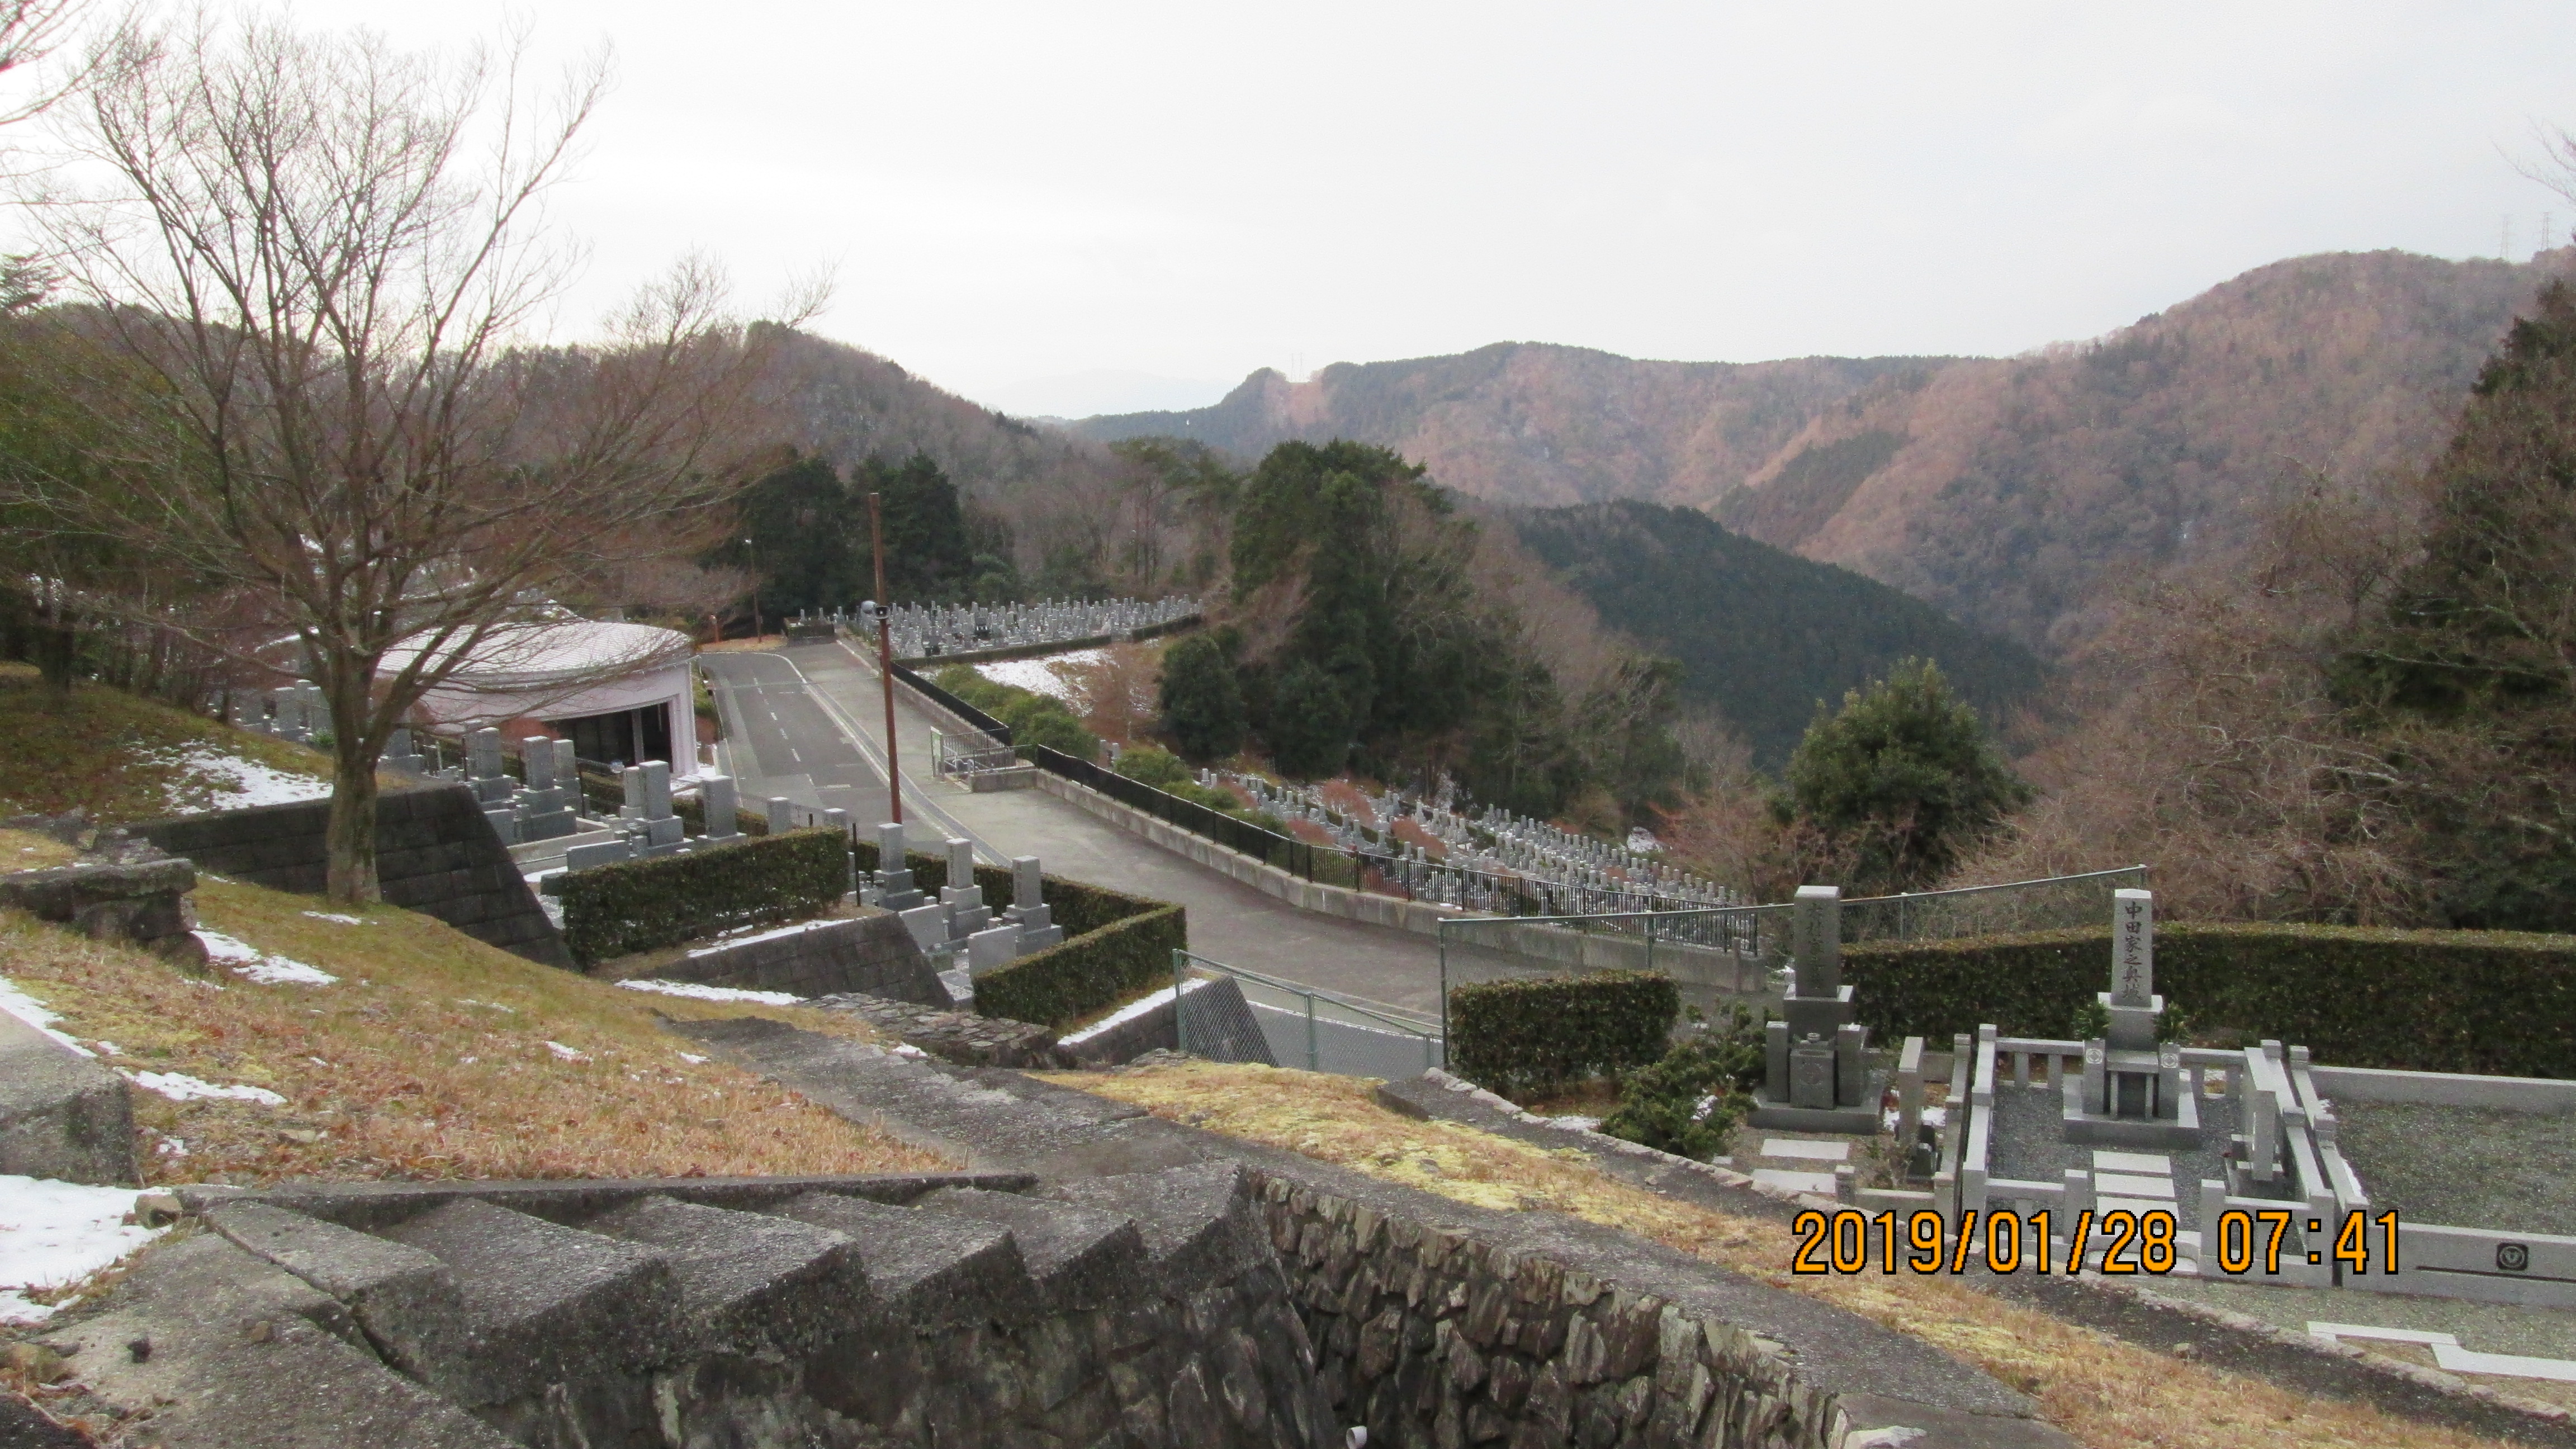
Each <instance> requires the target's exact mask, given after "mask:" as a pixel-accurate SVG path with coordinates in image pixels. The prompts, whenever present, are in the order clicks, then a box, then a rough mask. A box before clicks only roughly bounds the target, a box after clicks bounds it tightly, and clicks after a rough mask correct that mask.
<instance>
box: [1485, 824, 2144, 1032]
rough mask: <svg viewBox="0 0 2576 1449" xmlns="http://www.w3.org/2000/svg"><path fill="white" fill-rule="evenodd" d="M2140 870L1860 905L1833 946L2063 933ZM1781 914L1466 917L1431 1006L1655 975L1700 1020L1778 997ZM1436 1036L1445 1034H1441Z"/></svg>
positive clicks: (2103, 910)
mask: <svg viewBox="0 0 2576 1449" xmlns="http://www.w3.org/2000/svg"><path fill="white" fill-rule="evenodd" d="M2146 884H2147V868H2146V867H2145V866H2143V865H2133V866H2127V867H2124V868H2122V869H2119V870H2102V871H2092V872H2088V873H2086V874H2083V875H2066V876H2049V877H2046V878H2043V879H2040V880H2025V881H2013V882H2010V883H2008V884H2004V885H1990V886H1966V887H1962V888H1960V889H1957V890H1946V891H1924V892H1921V893H1918V894H1913V895H1895V896H1865V897H1862V898H1859V899H1857V900H1847V901H1845V902H1843V905H1842V938H1843V940H1844V941H1845V942H1846V943H1856V942H1861V941H1907V940H1915V941H1932V940H1950V939H1955V938H1957V937H1961V936H1987V935H2001V934H2005V933H2009V932H2019V931H2050V930H2071V929H2076V928H2080V927H2084V926H2094V925H2099V924H2101V923H2103V922H2105V921H2108V920H2109V919H2110V918H2111V915H2110V912H2111V894H2112V892H2114V891H2118V890H2126V889H2133V888H2134V889H2144V888H2145V887H2146ZM1790 910H1791V908H1790V906H1788V905H1787V904H1786V903H1782V904H1779V905H1768V906H1713V907H1707V908H1703V909H1698V910H1684V911H1609V912H1597V913H1592V914H1581V915H1574V914H1569V915H1557V916H1467V917H1462V918H1459V919H1457V920H1451V921H1443V922H1441V923H1440V1000H1441V1011H1442V1015H1443V1020H1444V1027H1445V1020H1446V1015H1447V1011H1448V1001H1449V988H1451V987H1452V986H1458V985H1464V984H1468V983H1472V982H1481V981H1501V980H1509V979H1513V978H1518V977H1529V976H1549V975H1556V974H1560V973H1564V972H1579V971H1613V970H1618V971H1662V972H1665V973H1667V974H1668V975H1670V976H1671V977H1672V978H1673V980H1674V981H1675V982H1676V983H1677V984H1678V985H1679V986H1680V987H1681V991H1682V999H1683V1000H1684V1001H1685V1002H1688V1003H1690V1004H1691V1005H1694V1006H1697V1007H1699V1008H1700V1009H1702V1010H1703V1011H1706V1010H1712V1009H1714V1008H1715V1007H1716V1006H1717V1005H1718V1004H1719V1003H1720V1002H1722V1001H1726V1000H1731V999H1732V1000H1748V1001H1753V1000H1760V999H1763V998H1768V997H1770V996H1772V995H1773V994H1774V992H1775V991H1776V990H1777V986H1776V982H1775V973H1776V971H1777V970H1778V968H1779V967H1780V966H1782V965H1783V964H1785V962H1786V958H1787V956H1788V953H1789V930H1790V925H1789V922H1790ZM1444 1035H1445V1030H1444Z"/></svg>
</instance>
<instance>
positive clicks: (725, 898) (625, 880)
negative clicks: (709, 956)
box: [556, 830, 850, 964]
mask: <svg viewBox="0 0 2576 1449" xmlns="http://www.w3.org/2000/svg"><path fill="white" fill-rule="evenodd" d="M849 889H850V848H849V841H848V839H847V838H846V837H844V836H843V835H842V834H841V833H840V832H839V831H837V830H797V831H791V832H789V833H787V834H785V835H773V836H767V837H763V838H761V839H758V840H746V841H744V842H743V843H741V844H739V845H718V846H713V847H710V848H707V849H703V850H693V851H689V852H688V853H686V854H683V855H663V856H655V857H653V858H652V859H650V860H630V861H623V862H620V863H619V864H616V865H603V866H600V867H597V868H596V869H592V870H583V871H575V872H573V873H571V874H569V875H566V876H564V877H562V878H561V883H560V884H559V885H558V886H557V889H556V894H557V896H558V897H559V898H560V899H561V900H562V902H563V913H564V921H563V938H564V946H565V948H566V949H568V950H569V951H571V952H572V954H573V958H574V959H575V960H577V961H580V962H582V963H584V964H588V963H590V962H593V961H601V960H606V959H607V958H609V957H611V956H625V955H631V954H633V953H634V952H637V951H650V950H654V949H655V948H657V947H662V946H670V945H676V944H678V943H679V942H682V941H693V940H697V939H699V938H700V937H704V936H710V935H713V934H715V933H716V932H718V931H721V930H726V929H728V928H731V927H734V926H742V925H751V924H756V923H761V922H767V921H783V920H789V919H792V918H794V917H796V916H800V915H813V914H816V913H818V912H821V911H825V910H828V909H830V908H831V907H832V906H833V905H835V904H837V903H838V902H839V901H840V899H841V897H842V896H843V895H845V894H847V893H848V891H849Z"/></svg>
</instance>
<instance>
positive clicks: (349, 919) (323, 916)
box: [304, 911, 366, 926]
mask: <svg viewBox="0 0 2576 1449" xmlns="http://www.w3.org/2000/svg"><path fill="white" fill-rule="evenodd" d="M304 914H306V915H308V916H311V917H312V918H313V919H315V920H317V921H337V922H339V923H340V924H341V925H344V926H363V925H365V924H366V922H365V921H362V920H360V919H358V918H357V917H356V916H344V915H341V914H340V913H339V912H337V911H306V912H305V913H304Z"/></svg>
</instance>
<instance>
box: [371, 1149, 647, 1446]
mask: <svg viewBox="0 0 2576 1449" xmlns="http://www.w3.org/2000/svg"><path fill="white" fill-rule="evenodd" d="M382 1236H384V1237H386V1238H388V1239H391V1240H392V1241H394V1242H397V1243H402V1244H405V1245H407V1246H410V1247H414V1248H418V1249H420V1250H421V1251H422V1252H425V1253H427V1254H429V1255H431V1256H432V1257H435V1258H437V1259H438V1260H439V1261H440V1262H442V1263H444V1264H446V1265H447V1268H448V1271H449V1272H451V1273H452V1274H454V1275H455V1280H456V1285H457V1287H458V1289H459V1291H460V1293H461V1296H462V1298H463V1306H464V1318H465V1323H466V1326H467V1327H468V1329H469V1330H470V1331H471V1332H472V1334H473V1336H474V1345H473V1353H472V1357H473V1359H474V1360H475V1370H476V1371H475V1372H474V1373H472V1374H471V1375H470V1376H469V1379H470V1382H469V1384H468V1390H470V1392H459V1393H458V1398H459V1400H460V1401H461V1402H465V1403H466V1404H467V1405H468V1406H469V1407H473V1406H476V1405H480V1404H492V1403H501V1402H505V1401H507V1400H511V1399H515V1398H518V1397H519V1396H520V1395H522V1394H525V1393H528V1392H529V1391H531V1390H535V1389H540V1388H543V1387H544V1386H546V1385H548V1384H555V1383H580V1382H583V1381H586V1380H596V1379H601V1378H605V1377H607V1376H609V1375H612V1374H621V1373H634V1372H638V1371H640V1370H642V1369H645V1368H647V1367H649V1366H651V1365H653V1364H655V1363H658V1362H661V1361H663V1360H665V1359H668V1358H670V1357H671V1356H672V1354H673V1350H674V1349H675V1348H676V1347H677V1345H678V1344H679V1343H680V1341H681V1331H680V1326H679V1311H680V1290H679V1284H678V1282H677V1280H676V1278H675V1277H674V1275H673V1273H672V1268H671V1259H670V1256H669V1255H668V1254H667V1253H664V1252H662V1251H661V1250H659V1249H656V1248H650V1247H646V1246H643V1245H641V1244H637V1243H629V1242H622V1241H620V1240H618V1239H616V1238H612V1237H607V1236H604V1235H602V1234H599V1233H586V1232H582V1231H581V1230H579V1229H577V1228H567V1227H563V1226H561V1225H559V1224H556V1223H550V1222H547V1221H546V1220H545V1219H543V1218H538V1217H531V1216H529V1215H528V1214H526V1213H520V1212H512V1211H511V1210H510V1209H508V1208H503V1207H494V1206H492V1205H491V1204H490V1203H486V1202H480V1201H477V1200H475V1199H472V1198H460V1199H457V1200H456V1201H453V1202H450V1203H447V1204H446V1205H444V1206H442V1207H437V1208H433V1209H431V1210H430V1211H428V1212H425V1213H422V1214H420V1215H419V1216H418V1217H413V1218H407V1219H405V1220H403V1221H401V1222H399V1223H395V1224H393V1225H392V1226H390V1227H387V1228H385V1229H383V1230H382Z"/></svg>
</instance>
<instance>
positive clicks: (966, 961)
mask: <svg viewBox="0 0 2576 1449" xmlns="http://www.w3.org/2000/svg"><path fill="white" fill-rule="evenodd" d="M831 813H833V814H839V813H841V812H838V811H834V812H831ZM942 848H943V850H944V851H945V853H946V855H947V857H948V860H947V864H948V883H947V884H946V885H944V886H942V887H940V890H939V895H938V897H937V899H933V898H931V896H930V894H929V893H928V892H926V891H923V890H922V889H920V888H919V887H918V886H917V885H915V884H914V882H913V873H912V871H911V869H910V868H909V867H907V866H906V865H904V863H903V862H904V859H905V853H906V846H905V841H904V828H903V826H901V825H900V824H896V823H894V822H891V821H889V822H887V823H886V824H883V825H879V826H878V827H877V861H878V863H879V869H877V870H876V871H874V872H872V873H870V874H868V875H866V876H864V877H862V879H861V880H860V883H859V888H858V889H859V903H860V904H861V905H867V906H875V907H878V908H879V909H882V910H888V911H892V912H894V913H895V914H896V916H897V917H899V918H900V919H901V920H902V921H903V924H904V928H905V929H907V930H909V931H911V932H912V937H913V940H914V941H916V942H918V943H919V944H920V946H921V949H922V950H923V951H924V952H926V953H928V954H929V955H930V957H931V959H932V962H933V964H934V965H937V966H939V968H940V979H941V980H942V981H943V982H945V983H946V984H947V986H948V993H949V995H950V997H952V998H953V999H955V1000H957V1001H958V1002H960V1003H963V1002H966V1001H969V1000H972V999H973V997H974V979H975V978H976V977H978V976H981V975H983V974H984V973H986V972H988V971H991V970H994V969H995V968H997V967H1000V966H1004V965H1007V964H1009V963H1010V962H1012V961H1015V960H1018V959H1019V958H1020V957H1022V956H1026V955H1029V954H1030V953H1032V952H1036V951H1043V950H1045V949H1046V948H1048V947H1050V946H1053V945H1056V944H1058V943H1060V942H1062V941H1063V940H1064V928H1063V927H1062V926H1059V925H1057V924H1055V920H1054V912H1053V911H1052V910H1051V909H1050V908H1049V907H1048V906H1047V903H1046V901H1045V899H1044V897H1043V895H1042V893H1041V882H1042V875H1041V871H1040V868H1039V864H1038V858H1037V857H1036V856H1034V855H1023V856H1017V857H1014V858H1013V859H1012V861H1011V904H1010V905H1009V906H1007V907H1005V908H1003V910H1002V911H1001V912H1000V913H999V914H998V915H996V913H995V912H994V911H993V909H992V907H991V906H990V905H988V904H986V902H985V900H984V891H983V888H982V887H981V886H979V885H977V884H976V883H975V844H974V842H973V841H971V840H958V839H951V840H948V841H945V842H943V843H942ZM889 866H890V867H892V868H890V869H889V868H887V867H889Z"/></svg>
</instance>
